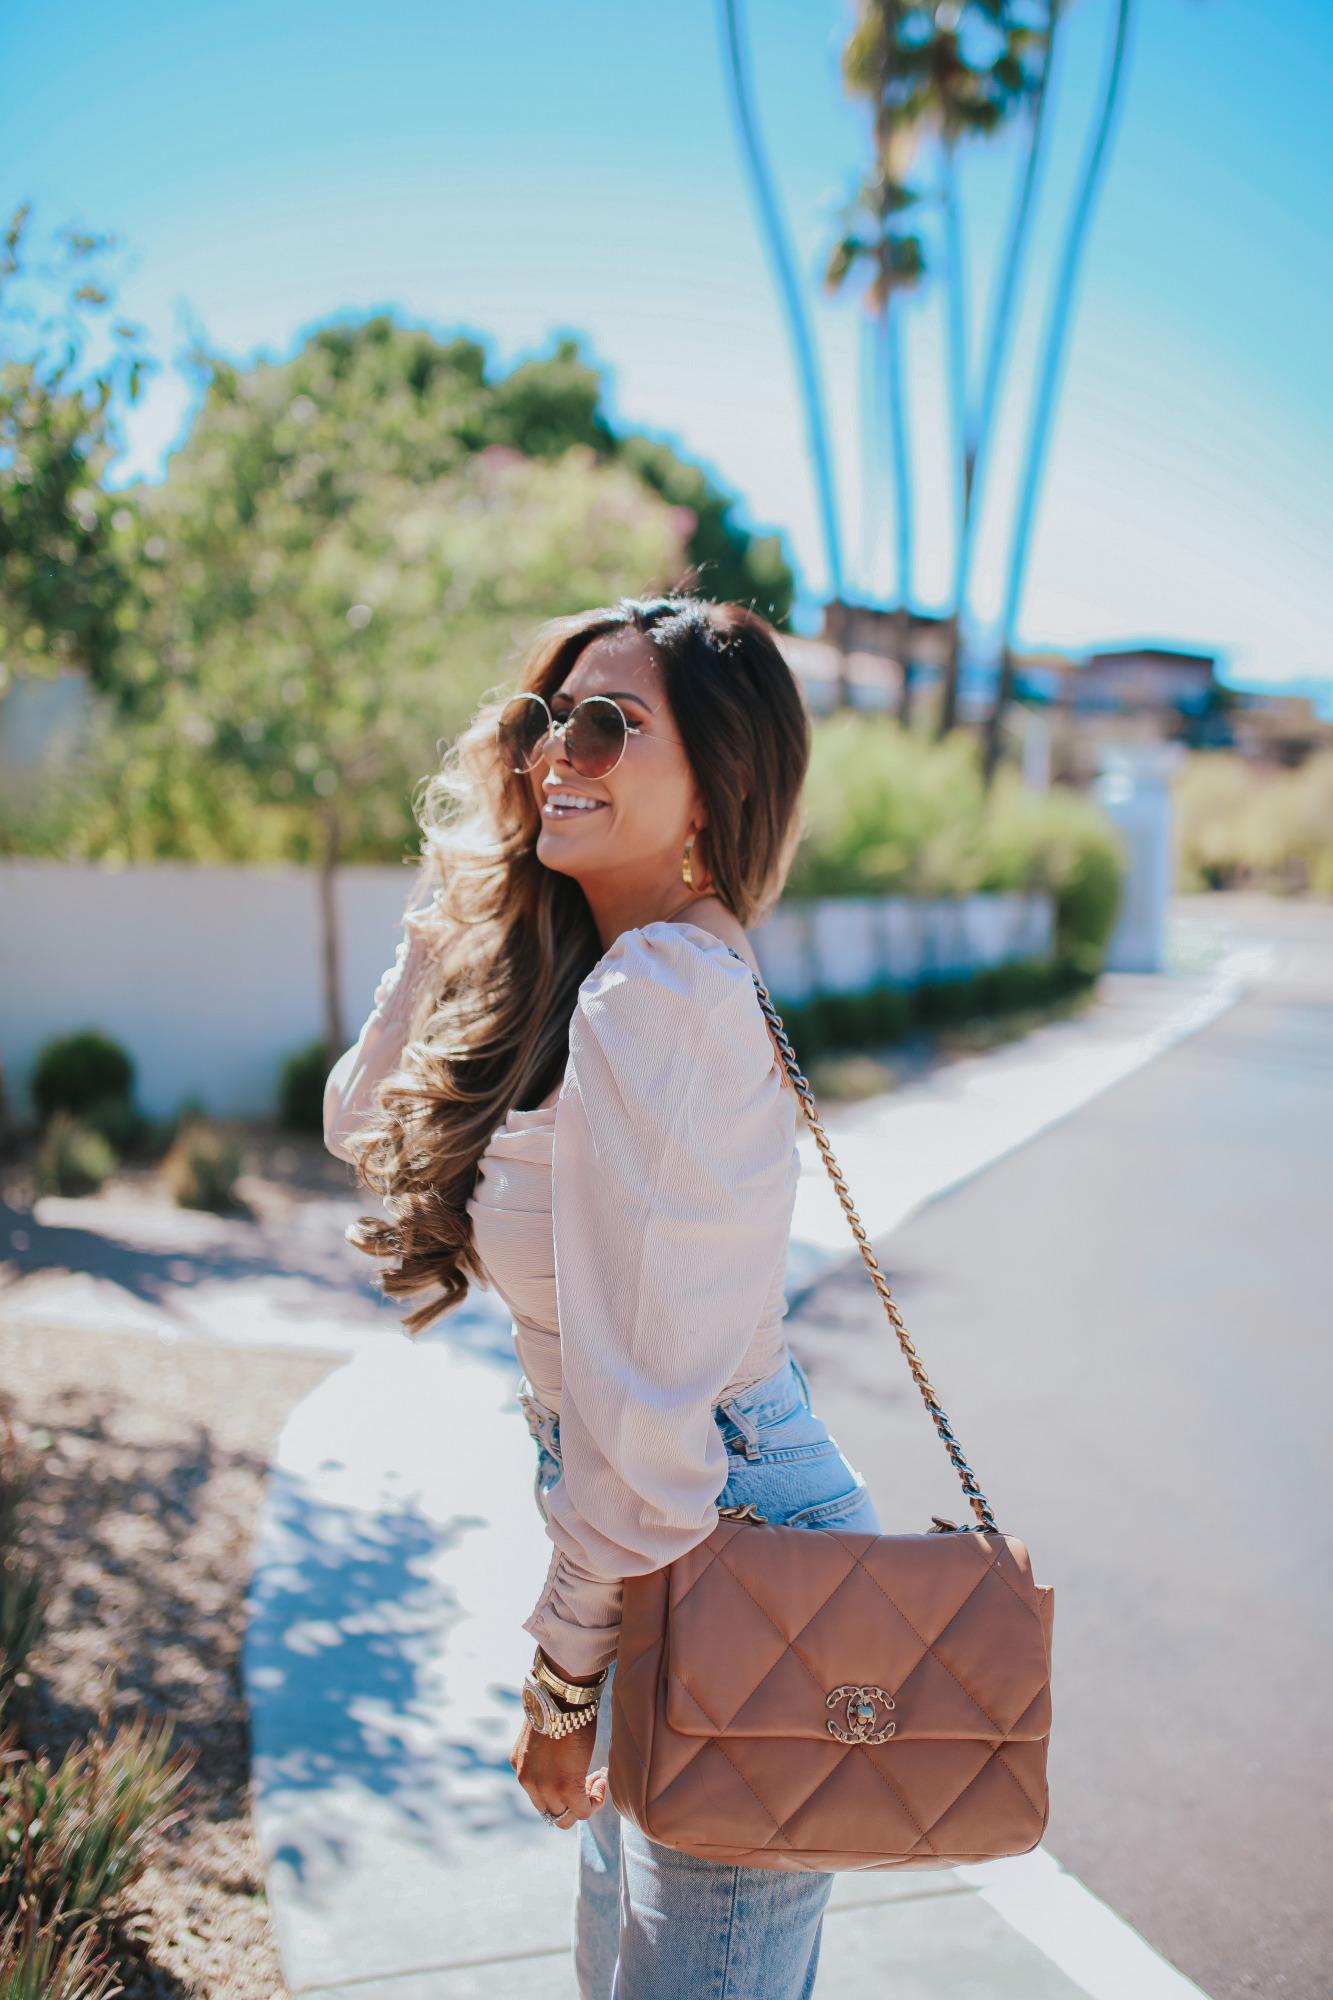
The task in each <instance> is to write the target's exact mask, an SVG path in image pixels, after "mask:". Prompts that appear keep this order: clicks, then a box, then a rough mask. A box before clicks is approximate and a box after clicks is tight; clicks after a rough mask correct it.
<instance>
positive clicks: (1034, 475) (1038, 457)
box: [986, 0, 1133, 780]
mask: <svg viewBox="0 0 1333 2000" xmlns="http://www.w3.org/2000/svg"><path fill="white" fill-rule="evenodd" d="M1132 6H1133V0H1117V6H1116V16H1115V32H1114V39H1113V42H1112V45H1111V57H1110V61H1109V63H1108V65H1107V70H1106V78H1105V82H1104V84H1103V86H1102V101H1101V105H1100V107H1099V110H1098V114H1097V121H1096V125H1095V128H1094V133H1093V140H1092V145H1091V147H1090V148H1089V151H1088V157H1087V160H1086V162H1085V164H1084V168H1083V178H1082V180H1081V182H1080V183H1079V190H1078V195H1077V197H1076V199H1075V202H1074V208H1073V212H1072V214H1071V216H1070V219H1069V227H1068V230H1067V232H1066V235H1065V241H1064V247H1063V250H1062V251H1061V255H1060V268H1059V272H1058V275H1057V277H1056V284H1055V296H1054V300H1053V302H1052V306H1051V315H1050V319H1049V321H1048V323H1047V328H1046V338H1045V342H1044V344H1043V349H1042V357H1041V366H1040V372H1039V375H1038V379H1037V389H1036V396H1035V399H1034V401H1033V406H1032V420H1031V424H1030V427H1029V431H1028V440H1027V450H1026V453H1025V455H1024V459H1023V471H1022V476H1021V479H1020V482H1019V494H1018V511H1017V515H1016V517H1015V524H1014V539H1013V546H1012V548H1011V550H1010V555H1009V575H1008V580H1007V583H1006V586H1005V597H1004V616H1003V622H1002V628H1001V639H1000V678H999V684H998V685H997V687H996V690H995V700H994V702H993V703H992V706H991V712H990V718H989V721H988V724H987V728H986V776H987V780H989V779H990V778H991V776H992V775H993V774H994V771H995V766H996V764H997V763H998V762H999V756H1000V732H1001V730H1002V728H1003V725H1004V711H1005V708H1006V706H1007V705H1008V703H1009V701H1010V699H1011V698H1012V695H1013V679H1014V676H1013V650H1014V634H1015V628H1016V626H1017V623H1018V610H1019V605H1020V603H1021V602H1022V596H1023V584H1024V582H1025V580H1026V576H1027V565H1028V556H1029V554H1030V553H1031V547H1032V530H1033V526H1034V523H1035V519H1036V511H1037V501H1038V498H1039V496H1040V492H1041V482H1042V476H1043V474H1044V472H1045V469H1046V453H1047V447H1048V446H1049V444H1050V436H1051V425H1052V422H1053V420H1054V416H1055V409H1056V405H1057V403H1058V401H1059V394H1060V384H1061V379H1062V377H1063V373H1064V363H1065V357H1066V352H1067V349H1068V344H1069V333H1070V328H1071V325H1072V322H1073V309H1074V297H1075V292H1076V290H1077V283H1078V273H1079V266H1080V264H1081V262H1082V259H1083V252H1084V250H1085V248H1086V246H1087V238H1088V225H1089V223H1090V222H1091V219H1092V210H1093V204H1094V202H1095V200H1096V197H1097V191H1098V188H1099V185H1100V182H1101V178H1102V173H1103V171H1104V168H1105V165H1106V159H1107V154H1108V150H1109V146H1110V138H1111V130H1112V127H1113V125H1114V122H1115V113H1116V109H1117V106H1118V104H1119V100H1120V93H1121V89H1122V87H1123V84H1124V78H1125V52H1126V47H1127V44H1128V39H1129V21H1130V14H1131V11H1132Z"/></svg>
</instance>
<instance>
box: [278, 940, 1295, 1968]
mask: <svg viewBox="0 0 1333 2000" xmlns="http://www.w3.org/2000/svg"><path fill="white" fill-rule="evenodd" d="M1260 962H1261V961H1259V960H1258V959H1256V957H1255V956H1254V953H1253V952H1251V953H1250V954H1249V955H1248V956H1247V955H1245V954H1244V953H1240V952H1236V951H1233V952H1231V953H1230V955H1228V956H1224V957H1223V958H1221V959H1220V960H1219V961H1218V963H1217V964H1216V965H1215V966H1214V967H1213V969H1212V971H1211V972H1210V973H1208V974H1206V975H1200V976H1198V977H1196V978H1193V979H1185V980H1132V979H1129V980H1119V981H1110V982H1108V993H1107V997H1106V999H1105V1001H1104V1002H1103V1003H1102V1005H1100V1006H1099V1007H1098V1008H1097V1009H1095V1010H1094V1011H1092V1012H1091V1013H1089V1014H1088V1015H1085V1016H1083V1017H1081V1018H1079V1019H1077V1020H1073V1021H1070V1022H1067V1023H1063V1024H1060V1025H1059V1026H1056V1027H1052V1028H1048V1029H1043V1030H1041V1031H1039V1032H1038V1033H1037V1034H1036V1035H1033V1036H1030V1037H1029V1038H1027V1039H1026V1040H1025V1041H1024V1042H1022V1043H1019V1044H1016V1045H1014V1046H1012V1047H1011V1048H1008V1049H1005V1050H1002V1051H999V1052H997V1053H995V1054H992V1055H988V1056H984V1057H977V1058H972V1059H969V1060H967V1061H964V1062H959V1063H957V1064H954V1065H950V1066H949V1067H948V1068H946V1069H944V1070H942V1071H939V1072H937V1073H936V1074H935V1075H933V1076H932V1077H930V1078H928V1079H926V1080H924V1081H923V1082H922V1083H920V1084H918V1085H914V1086H911V1087H909V1088H908V1089H905V1090H903V1091H901V1092H899V1093H896V1094H895V1095H894V1096H892V1097H891V1098H889V1099H887V1100H880V1101H877V1102H874V1103H872V1104H869V1105H866V1106H860V1107H857V1108H856V1109H855V1110H843V1111H841V1112H840V1113H839V1114H837V1115H836V1117H835V1118H834V1119H833V1120H832V1121H831V1125H832V1127H833V1131H834V1138H835V1144H836V1145H837V1148H838V1150H839V1153H840V1155H841V1156H842V1158H843V1160H844V1163H845V1165H846V1166H847V1170H848V1174H849V1178H850V1180H851V1182H852V1185H853V1188H854V1191H855V1193H856V1197H857V1200H858V1203H859V1204H860V1205H861V1208H862V1212H863V1214H864V1215H865V1217H866V1220H867V1222H868V1224H869V1226H870V1229H871V1231H872V1233H873V1234H874V1235H875V1236H876V1237H877V1238H878V1237H882V1236H883V1235H884V1234H885V1233H886V1232H887V1231H888V1230H890V1229H892V1228H893V1227H895V1226H896V1225H897V1224H898V1223H899V1222H900V1221H901V1220H902V1219H903V1218H904V1217H906V1216H907V1215H909V1214H911V1213H913V1212H914V1211H915V1210H916V1209H918V1208H919V1207H921V1206H922V1204H923V1203H925V1202H927V1201H929V1200H931V1199H932V1198H933V1197H934V1196H935V1195H938V1194H939V1193H941V1192H943V1191H944V1189H946V1188H948V1187H951V1186H956V1185H957V1184H958V1183H959V1182H960V1181H962V1180H965V1179H967V1178H969V1177H970V1176H972V1175H974V1174H976V1173H978V1172H980V1171H981V1170H982V1169H983V1168H984V1167H985V1166H987V1165H989V1164H990V1163H991V1162H992V1161H993V1160H995V1159H997V1158H999V1157H1002V1156H1003V1155H1004V1154H1005V1153H1008V1152H1010V1151H1012V1150H1013V1148H1014V1147H1016V1146H1018V1145H1021V1144H1022V1143H1023V1142H1024V1141H1025V1140H1026V1139H1028V1138H1031V1137H1033V1136H1034V1135H1035V1134H1036V1133H1037V1132H1039V1131H1042V1130H1044V1129H1046V1127H1048V1126H1049V1125H1050V1124H1051V1123H1053V1122H1055V1121H1056V1120H1058V1119H1060V1118H1062V1117H1066V1116H1068V1115H1070V1114H1071V1113H1072V1112H1073V1111H1075V1110H1077V1109H1078V1107H1079V1106H1080V1105H1082V1104H1084V1103H1086V1102H1088V1101H1089V1100H1090V1099H1091V1098H1092V1097H1094V1096H1095V1095H1096V1094H1097V1093H1098V1092H1099V1091H1102V1090H1104V1089H1106V1088H1107V1087H1108V1085H1109V1084H1111V1083H1113V1082H1115V1081H1117V1080H1118V1079H1119V1078H1120V1077H1123V1076H1125V1075H1127V1074H1129V1073H1130V1072H1131V1071H1132V1070H1133V1069H1136V1068H1138V1067H1141V1066H1142V1064H1143V1063H1145V1062H1148V1061H1150V1060H1151V1059H1152V1058H1153V1056H1154V1055H1156V1054H1158V1053H1159V1052H1160V1051H1161V1050H1163V1049H1165V1048H1168V1047H1170V1046H1172V1045H1173V1044H1174V1043H1176V1042H1178V1041H1179V1040H1180V1039H1182V1038H1183V1037H1184V1036H1186V1035H1188V1034H1190V1033H1192V1032H1194V1031H1195V1030H1196V1029H1197V1028H1199V1027H1202V1026H1204V1025H1205V1024H1206V1023H1207V1022H1208V1021H1210V1020H1212V1019H1214V1018H1215V1017H1216V1016H1217V1014H1218V1013H1219V1012H1221V1011H1223V1010H1224V1009H1225V1008H1226V1007H1227V1006H1229V1005H1230V1004H1231V1002H1232V1001H1233V1000H1234V999H1235V998H1236V997H1238V995H1239V993H1240V992H1241V991H1242V989H1243V986H1244V982H1245V980H1246V978H1247V977H1248V976H1250V974H1251V973H1252V972H1253V971H1254V970H1255V969H1256V966H1257V965H1258V964H1259V963H1260ZM830 1210H831V1213H830ZM797 1215H798V1225H797V1231H798V1240H797V1243H796V1246H795V1249H794V1254H793V1260H792V1266H793V1268H792V1278H793V1290H794V1291H797V1292H799V1291H800V1290H801V1289H803V1288H805V1287H808V1286H809V1284H811V1283H812V1282H814V1281H815V1280H817V1278H818V1276H819V1274H820V1273H821V1272H822V1271H825V1270H827V1269H829V1268H830V1266H831V1265H832V1264H834V1263H840V1262H842V1261H843V1259H844V1258H845V1257H846V1255H847V1245H846V1240H845V1230H846V1224H845V1222H844V1220H843V1217H842V1215H841V1211H840V1210H838V1208H837V1207H836V1204H835V1203H832V1202H831V1198H830V1197H828V1196H827V1193H826V1189H825V1187H824V1185H823V1183H822V1181H820V1180H817V1179H815V1177H814V1175H813V1174H810V1173H804V1174H803V1178H802V1183H801V1188H800V1192H799V1194H798V1209H797ZM833 1221H836V1224H837V1229H836V1230H835V1229H834V1228H833V1227H832V1226H831V1223H832V1222H833ZM349 1345H353V1343H349ZM514 1387H515V1371H514V1367H513V1362H512V1356H511V1351H510V1349H509V1343H508V1322H507V1318H506V1317H505V1316H504V1314H503V1313H502V1312H500V1311H497V1309H496V1306H495V1304H494V1302H493V1301H491V1300H490V1299H488V1298H487V1297H486V1295H484V1294H474V1295H473V1296H472V1298H470V1299H469V1300H468V1301H467V1303H466V1304H465V1305H464V1306H463V1307H462V1308H461V1309H460V1310H459V1311H458V1312H457V1313H455V1314H451V1315H450V1316H449V1318H448V1319H447V1320H446V1321H445V1322H444V1323H443V1324H442V1325H441V1326H440V1327H439V1329H438V1330H437V1332H436V1333H435V1335H434V1337H433V1338H428V1339H426V1340H425V1341H423V1342H421V1343H418V1344H417V1345H416V1346H410V1345H409V1344H407V1343H406V1342H403V1341H400V1340H396V1339H389V1340H387V1341H386V1340H383V1339H376V1340H374V1341H373V1342H372V1343H370V1344H366V1343H365V1341H364V1338H362V1339H360V1340H358V1341H357V1342H356V1343H355V1344H354V1358H353V1359H352V1360H351V1362H350V1363H349V1365H348V1366H347V1367H346V1368H344V1369H342V1370H339V1371H338V1372H337V1373H336V1374H334V1375H332V1376H330V1377H329V1378H328V1379H327V1380H326V1381H325V1382H324V1383H322V1384H321V1385H320V1387H319V1388H318V1389H317V1390H315V1391H314V1392H313V1394H312V1395H311V1396H310V1397H309V1398H308V1399H307V1400H306V1402H305V1403H304V1404H303V1405H301V1406H300V1407H299V1408H298V1409H297V1410H296V1411H295V1412H294V1413H293V1416H292V1418H291V1419H290V1421H289V1423H288V1426H287V1428H286V1430H285V1432H284V1434H283V1437H282V1440H281V1442H280V1446H279V1449H278V1452H277V1455H276V1459H275V1464H274V1470H273V1476H272V1482H271V1488H270V1494H269V1500H268V1504H267V1509H266V1513H265V1518H264V1522H263V1526H262V1530H261V1536H260V1543H259V1547H258V1550H257V1554H256V1562H255V1571H254V1583H253V1591H252V1623H251V1628H250V1634H249V1638H248V1642H247V1648H246V1657H245V1675H246V1684H247V1690H248V1694H249V1698H250V1704H251V1712H252V1719H253V1731H254V1754H255V1812H256V1821H257V1825H258V1828H259V1832H260V1837H261V1840H262V1842H263V1845H264V1848H265V1851H266V1853H267V1855H268V1856H269V1857H270V1862H271V1873H270V1902H271V1906H272V1909H273V1913H274V1918H275V1922H276V1924H277V1928H278V1935H279V1940H280V1945H281V1950H282V1954H283V1962H284V1966H285V1969H286V1972H287V1976H288V1980H289V1982H290V1984H291V1987H292V1990H293V1992H294V1993H298V1994H315V1995H320V1996H324V2000H332V1996H333V1995H342V1994H346V1995H347V2000H352V1996H353V1995H359V1996H362V2000H463V1997H464V1996H474V1995H475V1996H483V1995H484V1996H493V1995H494V1996H499V1995H509V1994H513V1993H517V1992H519V1991H521V1992H523V1993H524V1994H525V1995H527V1996H530V2000H545V1997H546V1996H550V2000H556V1996H560V2000H573V1995H574V1987H573V1982H572V1972H571V1968H570V1962H569V1955H568V1946H569V1913H570V1901H571V1896H572V1871H573V1854H572V1842H571V1841H569V1840H567V1839H565V1838H564V1837H562V1836H561V1835H559V1834H557V1833H553V1832H552V1831H550V1830H549V1829H548V1828H547V1827H545V1826H544V1825H543V1824H542V1823H541V1822H540V1821H539V1820H538V1819H537V1817H536V1815H535V1814H534V1813H533V1812H532V1810H531V1808H530V1807H529V1806H528V1803H527V1801H526V1799H525V1798H524V1796H523V1794H522V1792H521V1791H520V1790H519V1788H518V1786H517V1784H516V1783H515V1781H514V1779H513V1776H512V1774H511V1772H510V1770H509V1766H508V1754H509V1748H510V1745H511V1743H512V1740H513V1737H514V1734H515V1732H516V1728H517V1720H518V1714H519V1709H518V1690H519V1687H520V1685H521V1682H522V1677H523V1674H524V1672H525V1670H526V1667H527V1664H528V1660H529V1656H530V1650H531V1648H530V1642H529V1641H528V1640H527V1639H526V1637H525V1635H524V1634H523V1632H522V1629H521V1628H522V1620H523V1618H524V1616H525V1615H526V1614H527V1611H528V1610H529V1609H530V1607H531V1605H532V1603H533V1601H534V1600H535V1598H536V1596H537V1594H538V1591H539V1588H540V1585H541V1581H542V1578H543V1576H544V1574H545V1569H546V1561H547V1544H546V1541H545V1538H544V1536H543V1534H542V1531H541V1527H540V1523H539V1521H538V1518H537V1515H536V1511H535V1509H534V1508H533V1506H532V1502H531V1478H532V1448H531V1444H530V1441H529V1439H528V1436H527V1433H526V1430H525V1428H524V1426H523V1424H522V1421H521V1419H520V1417H519V1414H518V1411H517V1407H516V1405H515V1402H514ZM1198 1991H1199V1989H1198V1988H1196V1987H1194V1986H1193V1985H1191V1983H1190V1982H1189V1981H1188V1980H1186V1979H1185V1978H1184V1977H1183V1976H1182V1975H1181V1974H1179V1973H1177V1972H1176V1971H1175V1970H1174V1969H1173V1968H1172V1967H1170V1966H1169V1965H1168V1964H1167V1963H1166V1962H1165V1961H1164V1960H1162V1959H1161V1958H1159V1957H1158V1956H1157V1954H1155V1953H1154V1952H1153V1951H1152V1950H1151V1949H1150V1948H1149V1947H1148V1945H1147V1944H1145V1943H1144V1942H1143V1940H1142V1939H1141V1938H1139V1937H1137V1936H1136V1934H1135V1933H1134V1932H1133V1931H1131V1930H1130V1929H1129V1928H1128V1927H1127V1926H1126V1925H1124V1924H1123V1923H1121V1921H1120V1920H1119V1919H1118V1918H1117V1917H1115V1916H1114V1915H1113V1913H1112V1912H1111V1911H1110V1910H1108V1909H1107V1908H1106V1907H1105V1906H1104V1905H1103V1904H1101V1903H1099V1902H1098V1901H1097V1900H1096V1899H1095V1898H1094V1897H1093V1896H1091V1895H1090V1894H1089V1893H1088V1892H1087V1891H1086V1890H1085V1889H1083V1888H1082V1886H1081V1885H1080V1884H1079V1883H1077V1882H1076V1881H1075V1880H1074V1879H1073V1878H1072V1877H1070V1876H1068V1875H1066V1874H1064V1873H1063V1872H1062V1871H1061V1870H1060V1869H1059V1867H1058V1864H1057V1863H1056V1862H1055V1861H1054V1860H1053V1859H1052V1858H1051V1857H1050V1856H1049V1855H1046V1854H1044V1853H1040V1852H1039V1853H1038V1854H1035V1855H1032V1856H1028V1857H1025V1858H1023V1859H1020V1860H1015V1861H1011V1862H1003V1863H998V1864H994V1865H992V1866H989V1867H987V1868H982V1869H961V1870H956V1871H949V1872H947V1873H942V1874H939V1875H916V1876H901V1877H896V1876H893V1875H891V1874H889V1875H883V1876H875V1875H867V1876H856V1875H848V1876H841V1877H839V1878H838V1881H837V1884H836V1887H835V1893H834V1899H833V1906H832V1910H831V1914H830V1917H829V1921H828V1924H827V1926H826V1939H825V1948H824V1956H823V1962H822V1967H821V1972H820V1978H819V1985H818V1992H819V1993H820V1994H821V1995H825V1996H829V2000H832V1996H834V1995H837V1996H843V1997H844V2000H863V1996H864V2000H870V1996H872V1995H887V1994H888V1993H890V1992H892V1994H893V1995H894V2000H927V1996H930V2000H942V1997H943V1996H950V2000H953V1997H954V1996H956V2000H1010V1996H1012V2000H1074V1997H1075V1996H1078V1995H1080V1994H1082V1995H1089V1996H1094V2000H1183V1996H1185V1995H1187V1994H1197V1993H1198Z"/></svg>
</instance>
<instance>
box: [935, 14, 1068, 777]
mask: <svg viewBox="0 0 1333 2000" xmlns="http://www.w3.org/2000/svg"><path fill="white" fill-rule="evenodd" d="M1059 19H1060V0H1049V10H1048V14H1047V22H1046V54H1045V59H1044V61H1043V63H1042V71H1041V82H1040V83H1039V84H1038V86H1037V94H1036V97H1035V98H1034V100H1033V105H1032V118H1031V121H1030V123H1029V126H1028V145H1027V157H1026V159H1025V160H1024V162H1023V173H1022V178H1021V180H1020V182H1019V186H1018V193H1017V197H1016V199H1015V202H1014V209H1013V215H1012V217H1011V219H1010V223H1009V236H1008V241H1007V243H1006V245H1005V252H1004V260H1003V263H1002V264H1001V267H1000V283H999V289H998V290H997V292H996V295H995V308H994V312H993V313H992V316H991V324H990V331H989V333H988V336H987V340H986V372H985V376H984V379H983V382H982V389H981V400H980V402H979V404H978V406H977V416H976V423H975V426H974V427H973V429H972V431H971V434H970V436H969V438H968V440H967V445H966V448H965V451H964V457H963V519H962V526H961V529H960V531H959V536H958V556H957V567H956V570H955V574H954V589H953V616H954V622H955V629H957V625H958V623H959V621H961V619H962V618H963V615H964V613H965V610H966V607H967V592H968V585H969V582H970V580H971V574H972V555H973V551H974V548H975V546H976V526H977V515H978V513H979V511H980V507H979V503H980V497H981V490H982V487H983V485H984V482H985V474H986V465H987V454H988V452H989V450H990V442H991V434H992V432H993V430H994V426H995V413H996V410H997V408H998V406H999V400H1000V383H1001V381H1002V380H1003V377H1004V366H1005V361H1006V359H1007V357H1008V352H1009V341H1010V336H1011V333H1012V330H1013V321H1014V308H1015V305H1016V303H1017V299H1018V277H1019V272H1020V271H1021V269H1022V266H1023V260H1024V257H1025V256H1026V253H1027V243H1028V237H1029V235H1030V233H1031V228H1032V216H1033V212H1034V208H1035V203H1036V193H1037V186H1038V181H1039V169H1040V165H1041V158H1042V138H1043V136H1044V132H1045V125H1046V104H1047V99H1048V93H1049V86H1050V81H1051V67H1052V64H1053V62H1054V58H1055V31H1056V27H1057V24H1058V22H1059ZM1006 672H1007V673H1008V675H1009V682H1008V684H1007V685H1006V690H1005V695H1004V699H1005V700H1006V701H1007V700H1008V699H1009V693H1010V690H1011V688H1012V679H1013V658H1012V654H1011V653H1010V652H1009V650H1008V649H1005V651H1004V652H1003V655H1002V658H1001V664H1000V673H1001V677H1002V678H1003V676H1004V675H1005V673H1006ZM989 740H990V736H989V727H988V730H987V743H988V744H989ZM988 754H989V753H988ZM988 768H989V766H988Z"/></svg>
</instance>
